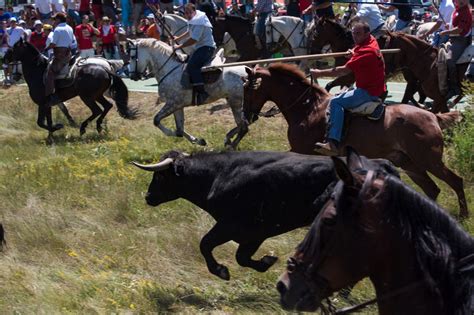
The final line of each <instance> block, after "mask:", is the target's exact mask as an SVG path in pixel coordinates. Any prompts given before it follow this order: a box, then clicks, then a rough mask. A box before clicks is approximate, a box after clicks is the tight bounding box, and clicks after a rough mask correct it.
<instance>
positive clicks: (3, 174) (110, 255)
mask: <svg viewBox="0 0 474 315" xmlns="http://www.w3.org/2000/svg"><path fill="white" fill-rule="evenodd" d="M0 99H1V100H0V109H1V111H0V147H1V150H0V201H1V202H0V222H1V223H2V224H3V225H4V227H5V230H6V238H7V243H8V245H7V248H6V250H5V251H4V252H3V253H0V311H1V312H2V313H5V314H25V313H26V314H29V313H45V314H51V313H169V312H177V313H185V314H194V313H198V312H202V313H213V314H230V313H241V314H246V313H267V314H278V313H284V312H283V311H282V310H281V308H280V306H279V303H278V294H277V292H276V290H275V283H276V279H277V278H278V276H279V274H280V273H281V272H282V271H283V270H284V267H285V261H286V259H287V257H288V256H290V255H291V254H292V252H293V249H294V247H295V246H296V245H297V243H298V242H299V241H300V240H302V238H303V236H304V234H305V229H301V230H298V231H294V232H291V233H288V234H286V235H282V236H280V237H276V238H272V239H270V240H268V241H266V242H265V243H264V245H263V246H262V248H261V249H260V251H259V252H258V253H257V255H263V254H265V253H269V252H274V254H275V255H277V256H279V257H280V258H281V259H280V260H279V261H278V262H277V264H276V265H275V266H274V267H272V268H271V269H270V270H269V271H268V272H266V273H263V274H262V273H257V272H255V271H253V270H251V269H246V268H241V267H239V266H238V264H237V263H236V262H235V259H234V254H235V249H236V246H235V244H232V243H229V244H226V245H224V246H221V247H218V248H217V249H216V250H215V251H214V253H215V256H216V258H217V259H218V260H219V261H220V262H221V263H224V264H225V265H227V266H228V267H229V270H230V272H231V276H232V278H231V280H230V281H229V282H225V281H222V280H220V279H218V278H217V277H215V276H213V275H211V274H209V273H208V271H207V268H206V265H205V263H204V259H203V258H202V257H201V255H200V253H199V241H200V239H201V237H202V236H203V235H204V234H205V233H206V232H207V230H209V229H210V227H211V226H212V225H213V219H212V218H211V217H210V216H208V215H207V214H206V213H205V212H203V211H202V210H200V209H199V208H197V207H196V206H194V205H192V204H190V203H188V202H186V201H184V200H177V201H175V202H170V203H167V204H164V205H162V206H160V207H157V208H151V207H148V206H147V205H146V204H145V201H144V192H145V191H146V189H147V186H148V183H149V181H150V179H151V174H150V173H146V172H143V171H140V170H138V169H136V168H134V167H132V166H130V164H129V162H131V161H141V162H152V161H157V160H158V159H159V157H160V155H161V154H162V153H164V152H166V151H168V150H171V149H179V150H184V151H186V152H192V151H196V150H201V148H200V147H197V146H193V145H191V144H189V143H188V142H187V141H186V140H184V139H176V138H168V137H165V136H164V135H163V134H162V133H161V132H160V131H159V130H158V129H157V128H155V127H154V126H153V124H152V117H153V115H154V114H155V113H156V112H157V111H158V107H157V106H156V105H155V101H156V95H154V94H144V93H132V95H131V100H130V103H131V104H132V105H134V106H137V107H138V108H140V110H141V112H142V114H141V116H140V118H139V119H137V120H135V121H127V120H123V119H122V118H120V117H119V116H118V114H117V112H116V111H115V110H112V111H111V112H110V114H109V116H108V119H107V121H106V122H107V125H106V127H107V128H106V133H105V134H104V135H100V136H99V135H98V134H97V132H96V131H95V128H94V127H95V124H90V125H89V129H88V131H87V133H86V135H85V136H83V137H82V138H81V137H79V131H78V129H73V128H70V127H66V128H65V129H64V130H61V131H58V132H57V133H56V136H55V144H53V145H46V143H45V138H46V132H45V131H44V130H41V129H40V128H39V127H37V126H36V122H35V121H36V110H37V108H36V105H34V104H33V103H32V101H31V100H30V98H29V96H28V91H27V88H26V87H13V88H11V89H9V90H1V91H0ZM214 106H216V104H214ZM68 107H69V108H70V112H71V114H72V115H73V117H75V118H76V120H78V121H81V120H83V119H85V118H86V117H87V116H88V115H89V111H88V109H87V107H86V106H85V105H83V104H82V103H81V102H80V101H79V100H78V99H74V100H72V101H70V102H69V103H68ZM211 108H213V107H212V105H208V106H205V107H193V108H188V109H186V111H185V113H186V130H187V131H188V132H190V133H192V134H193V135H195V136H201V137H204V138H205V139H206V140H207V142H208V146H207V147H206V148H204V150H221V149H223V139H224V135H225V133H226V132H227V131H228V130H230V129H231V128H232V127H233V126H234V123H233V119H232V115H231V112H230V110H229V109H220V110H217V111H214V112H213V113H212V114H211V113H210V110H211ZM214 108H218V107H214ZM54 116H55V117H54V118H55V121H61V122H63V123H65V119H64V117H63V116H62V114H61V113H60V112H59V110H58V109H54ZM165 124H166V125H168V126H173V127H174V120H173V119H168V120H166V121H165ZM469 128H471V130H472V126H471V127H469ZM452 139H453V140H451V145H450V146H449V147H448V153H449V155H448V157H447V160H448V162H449V163H450V164H451V165H455V166H457V165H461V164H459V163H458V158H459V157H458V155H459V154H456V152H458V150H457V149H458V148H457V147H456V146H457V144H456V142H455V141H456V137H455V136H453V137H452ZM471 140H472V139H471ZM464 146H465V147H466V148H465V149H464V150H465V151H466V150H467V152H465V153H464V155H467V157H464V158H467V159H470V163H471V164H469V165H471V166H472V159H473V158H472V141H471V142H470V143H469V142H468V143H467V144H464ZM240 149H241V150H277V151H287V150H288V144H287V140H286V122H285V121H284V120H283V119H282V117H281V116H279V117H276V118H268V119H260V120H259V121H258V122H257V123H256V124H255V125H254V126H251V130H250V134H249V135H248V136H247V137H246V138H244V140H243V141H242V143H241V146H240ZM469 151H471V152H469ZM461 155H462V154H461ZM462 165H465V164H462ZM462 165H461V166H459V167H458V166H457V168H458V173H462V174H463V175H464V176H465V178H466V179H467V180H466V181H465V191H466V194H467V197H468V202H469V206H470V209H471V211H474V199H473V192H474V185H473V180H474V179H473V174H472V168H469V167H467V168H466V167H464V166H462ZM441 187H442V194H441V195H440V199H439V202H440V203H441V204H442V205H443V206H444V207H446V208H447V209H449V211H450V212H452V213H457V211H458V208H457V200H456V198H455V195H454V193H453V192H452V191H451V190H450V189H449V188H447V187H446V186H445V185H441ZM473 217H474V215H473ZM463 225H464V226H465V228H466V229H468V230H469V232H470V233H471V234H474V219H470V220H467V221H465V222H464V223H463ZM373 294H374V293H373V290H372V288H371V285H370V283H369V282H368V281H363V282H361V283H359V284H358V285H357V286H356V289H355V291H354V292H353V299H354V301H355V302H361V301H364V300H366V299H368V298H371V297H372V296H373ZM336 305H338V306H343V305H347V304H346V302H344V301H341V300H340V299H337V298H336ZM367 313H376V309H375V308H371V309H369V310H368V311H367Z"/></svg>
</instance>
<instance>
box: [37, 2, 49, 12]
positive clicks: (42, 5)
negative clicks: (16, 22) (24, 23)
mask: <svg viewBox="0 0 474 315" xmlns="http://www.w3.org/2000/svg"><path fill="white" fill-rule="evenodd" d="M35 7H36V8H38V10H39V11H40V13H41V14H48V13H49V12H51V2H50V0H35Z"/></svg>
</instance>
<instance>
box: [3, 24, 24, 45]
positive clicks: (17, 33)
mask: <svg viewBox="0 0 474 315" xmlns="http://www.w3.org/2000/svg"><path fill="white" fill-rule="evenodd" d="M24 33H25V30H24V29H23V28H22V27H20V26H16V27H15V28H11V27H9V28H7V34H8V40H7V43H8V46H9V47H13V45H15V43H16V42H17V41H19V40H20V38H21V37H22V36H23V34H24Z"/></svg>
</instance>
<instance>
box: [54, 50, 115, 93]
mask: <svg viewBox="0 0 474 315" xmlns="http://www.w3.org/2000/svg"><path fill="white" fill-rule="evenodd" d="M88 64H95V65H99V66H102V67H104V68H105V69H107V70H108V71H110V72H112V73H115V72H116V71H117V70H118V69H120V68H121V67H123V61H121V60H107V59H105V58H102V57H88V58H82V57H78V56H73V58H71V60H70V61H69V64H67V65H66V66H65V67H64V68H63V69H61V71H60V72H59V74H56V77H55V83H54V84H55V86H56V88H58V89H61V88H67V87H70V86H71V85H73V83H74V80H75V79H76V75H77V72H78V71H79V69H80V68H81V67H83V66H85V65H88Z"/></svg>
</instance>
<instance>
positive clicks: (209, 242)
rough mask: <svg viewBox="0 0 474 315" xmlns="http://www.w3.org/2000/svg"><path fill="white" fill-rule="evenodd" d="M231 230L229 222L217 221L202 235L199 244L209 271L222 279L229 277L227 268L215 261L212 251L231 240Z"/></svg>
mask: <svg viewBox="0 0 474 315" xmlns="http://www.w3.org/2000/svg"><path fill="white" fill-rule="evenodd" d="M231 231H232V228H231V226H230V225H229V224H224V223H221V222H217V223H216V224H215V225H214V226H213V227H212V229H211V230H210V231H209V232H207V234H206V235H204V237H203V238H202V240H201V243H200V245H199V247H200V250H201V254H202V255H203V256H204V259H205V260H206V264H207V269H208V270H209V272H210V273H212V274H214V275H216V276H218V277H219V278H221V279H224V280H229V279H230V274H229V270H228V269H227V267H226V266H224V265H221V264H219V263H218V262H217V261H216V259H215V258H214V256H212V251H213V250H214V248H216V247H217V246H219V245H222V244H224V243H227V242H228V241H230V240H232V237H231V234H232V233H231Z"/></svg>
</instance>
